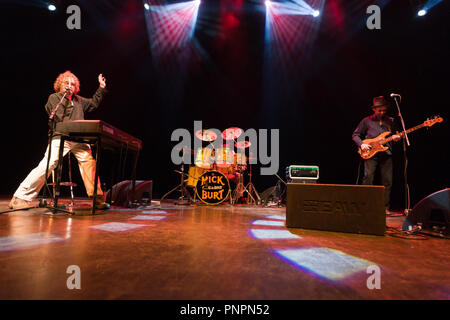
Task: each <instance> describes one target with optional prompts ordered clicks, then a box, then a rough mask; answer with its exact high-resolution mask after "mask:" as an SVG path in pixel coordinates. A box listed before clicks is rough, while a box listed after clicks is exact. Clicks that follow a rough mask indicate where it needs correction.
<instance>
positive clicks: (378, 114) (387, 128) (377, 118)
mask: <svg viewBox="0 0 450 320" xmlns="http://www.w3.org/2000/svg"><path fill="white" fill-rule="evenodd" d="M388 106H389V105H388V102H387V100H386V99H385V98H384V97H383V96H380V97H375V98H373V105H372V110H373V112H374V113H373V114H372V115H370V116H368V117H366V118H364V119H362V120H361V122H360V123H359V124H358V127H357V128H356V129H355V131H354V132H353V136H352V139H353V141H354V142H355V143H356V145H357V146H358V148H359V149H360V151H362V152H365V151H369V150H370V149H371V148H373V146H372V145H371V144H368V143H363V140H366V139H371V138H375V137H378V136H379V135H380V134H382V133H383V132H393V130H394V129H395V125H394V119H393V118H391V117H388V116H387V115H386V112H387V109H388ZM391 137H392V140H393V141H398V140H400V139H401V136H400V135H398V134H394V135H392V136H391ZM385 147H387V149H386V150H385V151H384V152H378V153H376V154H375V155H374V156H372V157H370V158H368V159H365V160H364V177H363V181H362V184H366V185H371V184H373V180H374V177H375V171H376V169H377V167H378V168H379V171H380V175H381V183H382V184H383V185H384V187H385V207H386V214H389V213H390V211H389V210H390V196H391V188H392V168H393V163H392V142H388V143H386V144H385Z"/></svg>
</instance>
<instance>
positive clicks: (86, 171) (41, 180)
mask: <svg viewBox="0 0 450 320" xmlns="http://www.w3.org/2000/svg"><path fill="white" fill-rule="evenodd" d="M98 82H99V88H98V89H97V91H96V92H95V94H94V96H93V97H92V98H83V97H81V96H79V95H78V92H79V91H80V81H79V80H78V78H77V77H76V76H75V75H74V74H73V73H71V72H70V71H66V72H64V73H61V74H60V75H59V76H58V77H57V78H56V81H55V83H54V84H53V88H54V90H55V93H53V94H51V95H50V96H49V97H48V101H47V104H46V105H45V110H46V111H47V113H48V115H49V116H52V115H53V116H54V121H56V122H61V121H68V120H84V113H85V112H90V111H93V110H95V109H97V107H98V106H99V104H100V102H101V101H102V98H103V96H104V94H105V93H106V91H107V90H106V79H105V78H104V77H103V75H102V74H100V75H99V76H98ZM64 95H65V97H64V99H62V97H63V96H64ZM61 99H62V100H61ZM60 101H61V104H60V106H59V108H58V110H57V111H56V113H54V110H55V108H56V106H57V105H58V103H59V102H60ZM50 144H51V152H50V162H49V168H48V174H49V175H50V174H51V172H52V171H53V169H55V168H56V166H57V164H58V150H59V146H60V137H59V136H56V135H55V136H54V137H53V139H52V141H51V143H50ZM69 151H71V152H72V154H73V155H74V156H75V158H76V159H77V160H78V167H79V169H80V172H81V177H82V179H83V182H84V185H85V187H86V192H87V194H88V196H89V197H92V196H93V194H94V174H95V164H96V163H95V160H94V158H93V157H92V154H91V149H90V146H89V145H88V144H85V143H79V142H72V141H65V142H64V151H63V154H64V155H66V154H67V153H68V152H69ZM48 154H49V148H48V146H47V150H46V151H45V154H44V158H43V159H42V160H41V162H40V163H39V165H38V166H37V167H36V168H34V169H33V170H32V171H31V172H30V173H29V174H28V176H27V177H26V178H25V180H24V181H23V182H22V183H21V184H20V185H19V188H18V189H17V190H16V192H15V193H14V196H13V198H12V199H11V202H10V203H9V208H10V209H21V208H25V207H28V206H29V205H30V202H31V201H32V200H34V199H36V197H37V196H38V194H39V191H40V190H41V189H42V187H43V186H44V184H45V171H46V168H47V161H48ZM103 198H104V197H103V191H102V190H101V187H100V181H98V186H97V199H96V200H95V203H96V209H100V210H101V209H108V208H109V206H108V204H106V203H105V202H104V199H103Z"/></svg>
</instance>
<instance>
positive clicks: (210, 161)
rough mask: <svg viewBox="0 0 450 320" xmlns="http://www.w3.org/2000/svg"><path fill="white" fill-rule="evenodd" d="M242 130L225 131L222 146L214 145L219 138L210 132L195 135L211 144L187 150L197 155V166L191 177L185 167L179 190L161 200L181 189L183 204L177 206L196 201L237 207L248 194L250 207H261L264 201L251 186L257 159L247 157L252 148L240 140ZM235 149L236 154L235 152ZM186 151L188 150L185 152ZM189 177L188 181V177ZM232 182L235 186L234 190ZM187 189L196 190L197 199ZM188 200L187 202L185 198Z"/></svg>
mask: <svg viewBox="0 0 450 320" xmlns="http://www.w3.org/2000/svg"><path fill="white" fill-rule="evenodd" d="M242 133H243V130H242V129H241V128H237V127H231V128H228V129H225V130H224V131H223V132H222V133H221V136H222V139H223V140H222V141H226V142H225V143H224V144H223V145H219V146H214V145H213V143H214V142H215V141H216V140H217V138H218V135H217V133H216V132H214V131H213V130H211V129H205V130H198V131H197V132H195V136H196V137H197V138H198V139H200V140H202V141H204V142H206V143H208V145H207V146H206V147H201V148H198V149H197V150H196V151H193V150H188V152H190V153H192V154H194V165H193V166H190V167H189V171H188V174H186V173H184V165H183V164H182V167H181V172H180V171H176V172H178V173H180V174H181V175H182V177H181V183H180V185H179V186H177V187H176V188H174V189H172V190H171V191H169V192H168V193H166V194H165V195H164V196H163V197H162V198H161V201H162V200H163V199H164V198H165V197H166V196H167V195H168V194H170V193H172V192H174V191H176V190H179V191H180V192H181V197H180V199H181V200H180V201H178V202H176V204H189V203H191V202H195V201H196V198H197V197H198V199H199V200H200V201H201V202H203V203H205V204H208V205H217V204H220V203H222V202H224V201H225V200H227V199H229V201H230V204H233V205H234V204H236V203H237V202H238V200H239V199H241V198H243V197H244V195H245V194H247V197H246V202H247V204H259V203H261V198H260V196H259V194H258V192H257V191H256V188H255V186H254V185H253V183H252V170H251V162H250V161H249V160H254V158H252V154H251V153H249V156H248V157H247V155H246V151H247V149H248V148H249V147H250V146H251V142H250V141H237V139H238V138H239V137H240V136H241V135H242ZM234 147H236V150H237V152H235V151H234ZM183 152H185V150H183ZM247 169H249V171H248V177H249V182H248V183H247V185H244V174H245V172H246V171H247ZM186 176H187V180H185V177H186ZM230 180H231V181H233V182H234V183H235V188H234V190H233V191H231V187H230ZM186 187H190V188H192V189H193V193H194V199H192V196H191V194H190V192H189V191H187V189H186ZM185 196H186V197H187V199H188V200H184V197H185Z"/></svg>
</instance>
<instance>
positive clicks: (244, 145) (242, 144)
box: [235, 141, 252, 149]
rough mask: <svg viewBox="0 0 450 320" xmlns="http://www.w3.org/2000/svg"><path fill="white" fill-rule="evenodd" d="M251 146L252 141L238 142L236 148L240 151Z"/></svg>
mask: <svg viewBox="0 0 450 320" xmlns="http://www.w3.org/2000/svg"><path fill="white" fill-rule="evenodd" d="M251 145H252V144H251V142H250V141H238V142H236V144H235V146H236V148H238V149H245V148H248V147H250V146H251Z"/></svg>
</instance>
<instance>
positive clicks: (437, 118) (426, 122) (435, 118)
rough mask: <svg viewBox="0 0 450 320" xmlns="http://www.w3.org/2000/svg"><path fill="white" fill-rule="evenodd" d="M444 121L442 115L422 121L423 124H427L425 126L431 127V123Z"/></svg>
mask: <svg viewBox="0 0 450 320" xmlns="http://www.w3.org/2000/svg"><path fill="white" fill-rule="evenodd" d="M443 121H444V119H443V118H442V117H440V116H435V117H434V118H432V119H428V120H425V122H424V123H423V124H424V125H425V126H427V127H431V126H432V125H434V124H435V123H438V122H443Z"/></svg>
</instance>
